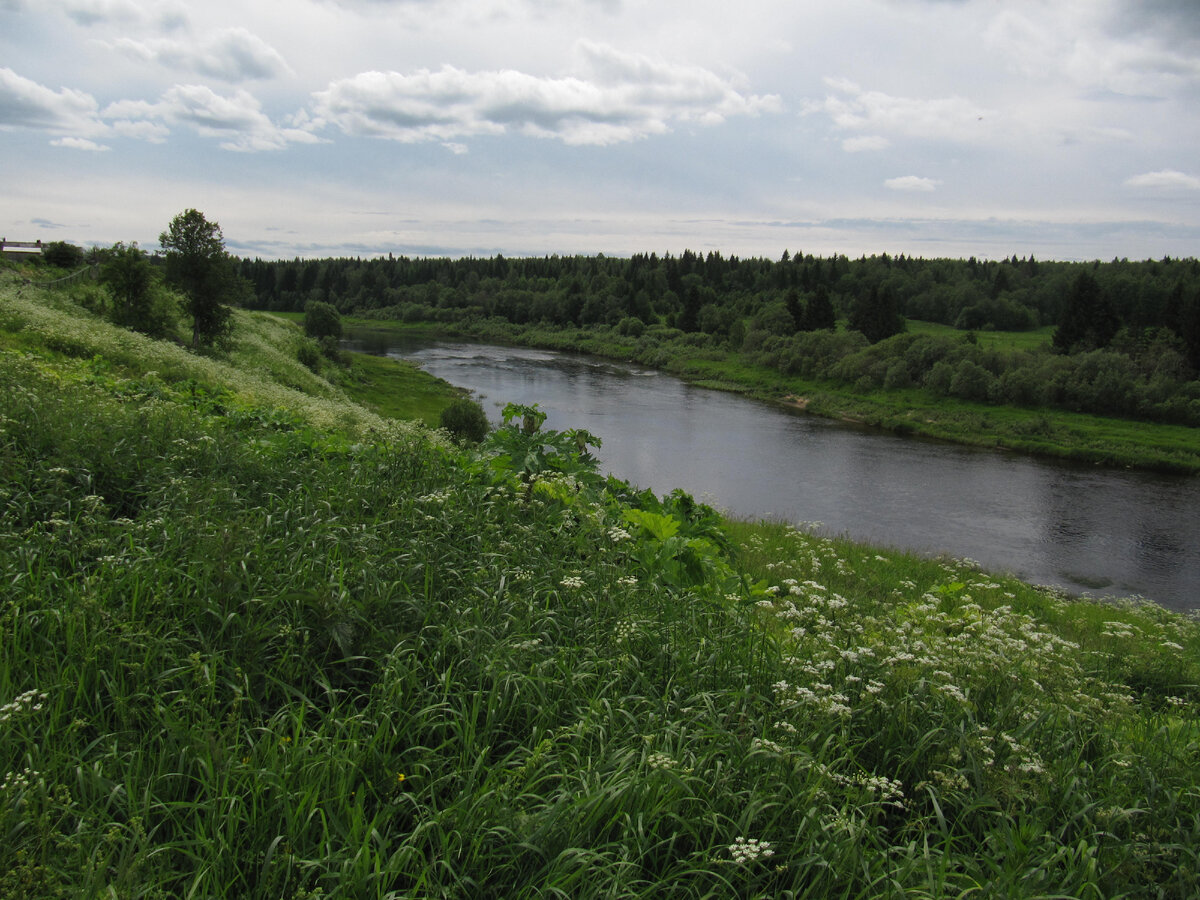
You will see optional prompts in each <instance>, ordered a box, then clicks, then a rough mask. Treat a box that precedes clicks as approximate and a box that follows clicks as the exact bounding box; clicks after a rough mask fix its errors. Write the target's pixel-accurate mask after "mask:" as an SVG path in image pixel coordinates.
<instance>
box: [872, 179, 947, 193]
mask: <svg viewBox="0 0 1200 900" xmlns="http://www.w3.org/2000/svg"><path fill="white" fill-rule="evenodd" d="M939 184H941V182H940V181H937V180H935V179H933V178H922V177H921V176H920V175H902V176H900V177H899V178H889V179H887V180H886V181H885V182H884V183H883V186H884V187H886V188H887V189H888V190H892V191H915V192H927V191H932V190H936V189H937V186H938V185H939Z"/></svg>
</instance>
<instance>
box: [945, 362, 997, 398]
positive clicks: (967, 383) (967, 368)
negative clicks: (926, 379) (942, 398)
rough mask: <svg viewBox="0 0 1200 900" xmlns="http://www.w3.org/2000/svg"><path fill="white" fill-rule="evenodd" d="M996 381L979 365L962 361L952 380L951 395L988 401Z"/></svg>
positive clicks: (956, 368)
mask: <svg viewBox="0 0 1200 900" xmlns="http://www.w3.org/2000/svg"><path fill="white" fill-rule="evenodd" d="M939 365H940V363H939ZM935 368H936V366H935ZM995 380H996V379H995V378H994V377H993V376H992V373H991V372H989V371H988V370H987V369H985V368H984V367H983V366H981V365H979V364H978V363H975V362H972V361H971V360H969V359H964V360H960V361H959V363H958V366H956V367H955V369H954V377H953V378H951V379H950V393H951V394H953V395H954V396H955V397H961V398H962V399H964V400H987V399H988V395H989V394H990V393H991V390H992V384H993V383H994V382H995Z"/></svg>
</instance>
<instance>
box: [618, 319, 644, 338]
mask: <svg viewBox="0 0 1200 900" xmlns="http://www.w3.org/2000/svg"><path fill="white" fill-rule="evenodd" d="M645 330H646V323H645V322H643V321H642V320H641V319H638V318H635V317H634V316H626V317H625V318H624V319H622V320H621V321H620V322H618V323H617V334H619V335H621V336H622V337H633V338H636V337H641V336H642V332H644V331H645Z"/></svg>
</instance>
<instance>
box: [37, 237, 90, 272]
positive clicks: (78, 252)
mask: <svg viewBox="0 0 1200 900" xmlns="http://www.w3.org/2000/svg"><path fill="white" fill-rule="evenodd" d="M42 259H44V260H45V261H46V264H47V265H51V266H57V267H58V268H60V269H78V268H79V267H80V266H82V265H83V261H84V260H83V248H82V247H76V246H75V245H74V244H68V243H67V242H66V241H51V242H50V243H48V244H46V245H45V246H44V247H43V248H42Z"/></svg>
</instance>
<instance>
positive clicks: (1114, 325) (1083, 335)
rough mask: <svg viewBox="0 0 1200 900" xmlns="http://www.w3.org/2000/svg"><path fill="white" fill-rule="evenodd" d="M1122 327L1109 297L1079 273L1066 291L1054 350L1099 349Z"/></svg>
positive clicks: (1094, 282) (1086, 275)
mask: <svg viewBox="0 0 1200 900" xmlns="http://www.w3.org/2000/svg"><path fill="white" fill-rule="evenodd" d="M1120 328H1121V320H1120V319H1119V318H1118V317H1117V313H1116V310H1115V309H1113V305H1112V302H1111V300H1110V299H1109V298H1108V295H1107V294H1105V293H1104V291H1102V290H1101V289H1100V284H1099V283H1098V282H1097V281H1096V279H1095V278H1093V277H1092V276H1091V275H1090V274H1089V273H1087V272H1080V273H1079V276H1078V277H1077V278H1076V279H1075V280H1074V281H1073V282H1072V283H1071V287H1070V288H1069V289H1068V290H1067V296H1066V301H1065V303H1064V304H1063V311H1062V315H1061V316H1060V317H1059V320H1058V328H1056V329H1055V330H1054V338H1053V344H1054V348H1055V349H1056V350H1059V351H1061V352H1063V353H1071V352H1073V351H1076V350H1100V349H1102V348H1104V347H1107V346H1108V345H1109V343H1110V342H1111V341H1112V339H1113V337H1114V336H1116V333H1117V332H1118V331H1119V330H1120Z"/></svg>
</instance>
